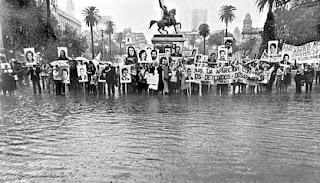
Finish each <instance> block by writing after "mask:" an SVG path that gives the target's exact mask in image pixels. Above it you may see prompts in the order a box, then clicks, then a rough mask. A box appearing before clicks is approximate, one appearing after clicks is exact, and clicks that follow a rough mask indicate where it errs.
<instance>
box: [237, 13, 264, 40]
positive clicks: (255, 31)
mask: <svg viewBox="0 0 320 183" xmlns="http://www.w3.org/2000/svg"><path fill="white" fill-rule="evenodd" d="M262 31H263V29H262V28H254V27H252V19H251V15H250V14H249V13H247V15H246V17H245V19H244V20H243V29H242V42H246V41H248V40H250V39H253V38H256V39H261V32H262Z"/></svg>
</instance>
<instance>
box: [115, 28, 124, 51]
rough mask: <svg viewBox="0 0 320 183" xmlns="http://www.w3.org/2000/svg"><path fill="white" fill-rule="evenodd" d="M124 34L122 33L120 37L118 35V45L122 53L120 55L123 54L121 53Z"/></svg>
mask: <svg viewBox="0 0 320 183" xmlns="http://www.w3.org/2000/svg"><path fill="white" fill-rule="evenodd" d="M123 38H124V37H123V33H122V32H119V33H118V35H117V40H116V41H117V43H118V44H119V51H120V55H121V54H122V52H121V45H122V41H123Z"/></svg>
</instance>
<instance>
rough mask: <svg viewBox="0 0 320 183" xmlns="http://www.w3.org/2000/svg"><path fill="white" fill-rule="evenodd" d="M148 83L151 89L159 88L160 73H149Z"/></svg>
mask: <svg viewBox="0 0 320 183" xmlns="http://www.w3.org/2000/svg"><path fill="white" fill-rule="evenodd" d="M147 84H148V85H149V89H152V90H158V84H159V74H152V73H148V74H147Z"/></svg>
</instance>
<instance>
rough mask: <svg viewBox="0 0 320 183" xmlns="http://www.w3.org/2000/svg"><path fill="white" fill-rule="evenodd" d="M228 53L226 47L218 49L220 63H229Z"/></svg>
mask: <svg viewBox="0 0 320 183" xmlns="http://www.w3.org/2000/svg"><path fill="white" fill-rule="evenodd" d="M227 52H228V50H227V48H225V47H224V46H220V47H218V61H220V62H227V61H228V55H227Z"/></svg>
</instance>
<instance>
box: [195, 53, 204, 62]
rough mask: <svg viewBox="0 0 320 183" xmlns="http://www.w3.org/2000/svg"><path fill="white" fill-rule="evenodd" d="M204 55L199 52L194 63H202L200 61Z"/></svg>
mask: <svg viewBox="0 0 320 183" xmlns="http://www.w3.org/2000/svg"><path fill="white" fill-rule="evenodd" d="M202 57H203V55H201V54H197V55H196V56H195V57H194V63H195V64H200V63H202V61H203V60H202Z"/></svg>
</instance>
